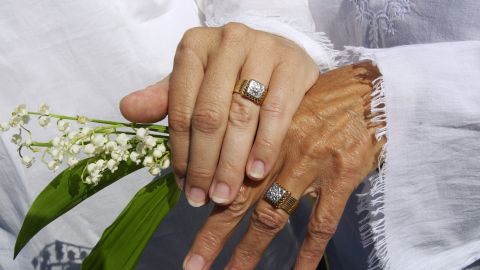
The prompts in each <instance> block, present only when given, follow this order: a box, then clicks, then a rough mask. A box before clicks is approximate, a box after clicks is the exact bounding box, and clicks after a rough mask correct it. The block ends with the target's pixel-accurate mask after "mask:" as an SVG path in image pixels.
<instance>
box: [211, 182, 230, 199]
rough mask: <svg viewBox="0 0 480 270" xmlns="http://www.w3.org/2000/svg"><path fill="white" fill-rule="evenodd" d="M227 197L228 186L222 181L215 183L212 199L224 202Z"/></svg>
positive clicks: (228, 192) (228, 196)
mask: <svg viewBox="0 0 480 270" xmlns="http://www.w3.org/2000/svg"><path fill="white" fill-rule="evenodd" d="M229 198H230V187H229V186H228V185H227V184H225V183H223V182H218V183H216V184H215V186H214V189H213V194H212V200H213V201H214V202H216V203H225V202H227V201H228V199H229Z"/></svg>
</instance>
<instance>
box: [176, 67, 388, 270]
mask: <svg viewBox="0 0 480 270" xmlns="http://www.w3.org/2000/svg"><path fill="white" fill-rule="evenodd" d="M378 76H379V72H378V70H377V69H376V68H375V67H373V66H372V65H371V63H370V62H363V63H360V64H357V65H353V66H347V67H344V68H340V69H337V70H334V71H331V72H328V73H326V74H322V75H320V77H319V79H318V80H317V82H316V84H315V85H314V86H313V87H312V88H311V89H310V90H309V91H308V93H307V95H306V96H305V98H304V100H303V102H302V103H301V105H300V107H299V109H298V111H297V113H296V114H295V116H294V118H293V122H292V125H291V126H290V128H289V130H288V133H287V136H286V138H285V141H284V143H283V146H282V150H281V153H280V156H279V159H278V160H277V162H276V163H275V165H274V167H273V169H272V171H271V173H270V174H269V175H268V177H267V178H266V181H263V182H253V181H251V180H248V179H246V180H245V182H244V184H243V185H242V187H241V190H240V192H239V195H238V196H237V197H236V198H235V200H234V201H233V203H232V204H231V205H229V206H220V205H217V206H215V208H214V209H213V212H212V213H211V215H210V217H209V218H208V220H207V222H206V224H205V225H204V226H203V228H202V229H201V230H200V232H199V233H198V235H197V237H196V239H195V242H194V244H193V246H192V248H191V250H190V252H189V254H188V255H187V257H186V259H185V262H184V268H185V269H188V270H191V269H192V270H193V269H195V270H197V269H208V268H209V267H210V265H211V264H212V262H213V260H214V259H215V257H216V256H217V255H218V254H219V252H220V251H221V249H222V247H223V246H224V244H225V242H226V241H227V240H228V237H229V235H230V234H231V232H232V231H233V230H234V229H235V227H236V226H237V225H238V223H239V222H240V220H241V219H242V218H243V216H244V215H245V213H246V212H247V210H248V209H249V208H250V207H251V206H253V205H255V204H256V206H255V209H254V212H253V215H252V218H251V222H250V225H249V228H248V231H247V233H246V234H245V236H244V238H243V239H242V240H241V242H240V243H239V244H238V246H237V247H236V249H235V252H234V254H233V256H232V258H231V260H230V262H229V263H228V265H227V267H226V269H253V268H254V267H255V265H256V264H257V263H258V261H259V260H260V258H261V256H262V253H263V252H264V250H265V249H266V247H267V245H268V244H269V243H270V241H271V240H272V238H273V237H274V236H275V235H276V234H277V233H278V232H279V231H280V230H281V229H282V227H283V226H284V225H285V223H286V222H287V220H288V215H287V214H286V212H284V211H283V210H279V209H275V208H273V207H272V206H271V205H270V204H269V203H267V202H266V201H265V200H263V199H262V196H263V194H264V192H265V190H266V189H267V188H268V187H269V186H270V184H271V183H272V182H273V181H275V182H278V183H279V184H280V185H281V186H283V187H284V188H285V189H286V190H288V191H290V192H291V193H292V194H293V196H294V197H296V198H300V197H301V196H302V195H305V194H307V193H310V194H313V195H315V196H316V197H317V201H316V203H315V206H314V208H313V213H312V215H311V218H310V222H309V226H308V230H307V234H306V237H305V239H304V242H303V245H302V247H301V250H300V253H299V254H298V257H297V262H296V266H295V269H316V267H317V265H318V263H319V261H320V259H321V257H322V255H323V251H324V249H325V246H326V244H327V242H328V241H329V239H330V238H331V236H332V235H333V234H334V232H335V230H336V227H337V224H338V222H339V219H340V217H341V215H342V212H343V209H344V207H345V204H346V202H347V200H348V198H349V196H350V195H351V193H352V192H353V191H354V190H355V188H356V187H357V186H358V185H359V184H360V183H361V181H362V180H363V179H364V178H365V177H366V176H367V175H368V173H370V172H371V171H372V170H373V169H374V168H376V166H377V156H378V154H379V152H380V149H381V147H382V145H383V142H377V141H376V140H375V136H374V133H375V129H376V127H375V126H372V125H371V124H370V122H369V119H371V117H372V115H371V113H370V110H369V108H370V94H371V90H372V84H371V83H372V80H374V79H375V78H377V77H378Z"/></svg>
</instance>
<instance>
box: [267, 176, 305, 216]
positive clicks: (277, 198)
mask: <svg viewBox="0 0 480 270" xmlns="http://www.w3.org/2000/svg"><path fill="white" fill-rule="evenodd" d="M264 199H265V201H267V202H268V203H269V204H270V205H272V206H273V207H275V208H277V209H282V210H283V211H285V212H287V214H289V215H291V214H293V212H294V211H295V209H297V207H298V204H299V201H298V200H297V199H296V198H295V197H293V195H292V193H290V191H288V190H286V189H285V188H283V187H282V186H281V185H280V184H279V183H273V184H272V185H271V186H270V188H269V189H268V190H267V192H266V193H265V197H264Z"/></svg>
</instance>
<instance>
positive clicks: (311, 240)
mask: <svg viewBox="0 0 480 270" xmlns="http://www.w3.org/2000/svg"><path fill="white" fill-rule="evenodd" d="M338 182H341V181H338ZM352 191H353V189H351V188H350V187H345V188H342V187H339V185H336V186H335V187H334V188H331V187H328V186H327V187H321V188H320V189H319V194H318V198H317V202H316V204H315V208H314V210H313V212H312V215H311V217H310V222H309V224H308V229H307V234H306V235H305V238H304V240H303V243H302V246H301V248H300V252H299V254H298V257H297V261H296V264H295V269H301V270H304V269H305V270H308V269H312V270H314V269H317V266H318V264H319V263H320V260H321V259H322V256H323V253H324V251H325V247H326V246H327V244H328V241H330V239H331V238H332V236H333V235H334V234H335V231H336V229H337V225H338V222H339V221H340V218H341V216H342V213H343V209H344V208H345V205H346V203H347V200H348V198H349V197H350V194H351V193H352Z"/></svg>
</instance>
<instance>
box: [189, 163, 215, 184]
mask: <svg viewBox="0 0 480 270" xmlns="http://www.w3.org/2000/svg"><path fill="white" fill-rule="evenodd" d="M212 176H213V172H212V171H211V170H209V169H205V168H201V167H188V178H189V179H188V180H189V181H190V180H191V181H194V182H195V183H197V182H200V183H202V182H205V180H211V179H212Z"/></svg>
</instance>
